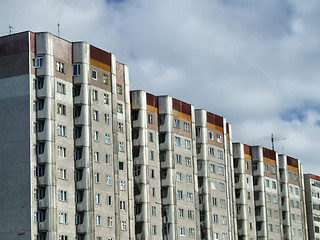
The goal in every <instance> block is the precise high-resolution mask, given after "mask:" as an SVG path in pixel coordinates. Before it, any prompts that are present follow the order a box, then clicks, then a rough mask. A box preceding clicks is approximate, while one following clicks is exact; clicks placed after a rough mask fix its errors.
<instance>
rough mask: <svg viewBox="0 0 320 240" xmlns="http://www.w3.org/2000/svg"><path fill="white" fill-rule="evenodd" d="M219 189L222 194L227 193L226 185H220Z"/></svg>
mask: <svg viewBox="0 0 320 240" xmlns="http://www.w3.org/2000/svg"><path fill="white" fill-rule="evenodd" d="M219 189H220V191H221V192H224V191H225V185H224V183H219Z"/></svg>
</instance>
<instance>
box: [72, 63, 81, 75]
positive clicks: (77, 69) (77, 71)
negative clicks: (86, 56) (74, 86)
mask: <svg viewBox="0 0 320 240" xmlns="http://www.w3.org/2000/svg"><path fill="white" fill-rule="evenodd" d="M79 75H80V64H74V65H73V76H79Z"/></svg>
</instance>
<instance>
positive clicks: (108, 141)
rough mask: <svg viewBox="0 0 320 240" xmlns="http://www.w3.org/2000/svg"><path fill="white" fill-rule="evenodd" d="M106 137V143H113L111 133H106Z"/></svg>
mask: <svg viewBox="0 0 320 240" xmlns="http://www.w3.org/2000/svg"><path fill="white" fill-rule="evenodd" d="M105 137H106V141H105V142H106V144H108V145H109V144H111V137H110V134H106V135H105Z"/></svg>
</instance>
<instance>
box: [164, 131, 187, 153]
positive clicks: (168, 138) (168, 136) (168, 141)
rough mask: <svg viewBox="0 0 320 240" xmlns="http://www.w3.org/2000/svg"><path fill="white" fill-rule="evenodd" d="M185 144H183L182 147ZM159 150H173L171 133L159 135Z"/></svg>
mask: <svg viewBox="0 0 320 240" xmlns="http://www.w3.org/2000/svg"><path fill="white" fill-rule="evenodd" d="M182 144H183V142H181V146H182ZM159 149H160V150H171V149H172V141H171V134H169V133H159Z"/></svg>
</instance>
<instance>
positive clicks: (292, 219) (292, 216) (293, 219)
mask: <svg viewBox="0 0 320 240" xmlns="http://www.w3.org/2000/svg"><path fill="white" fill-rule="evenodd" d="M295 220H296V215H294V214H291V221H292V222H294V221H295Z"/></svg>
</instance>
